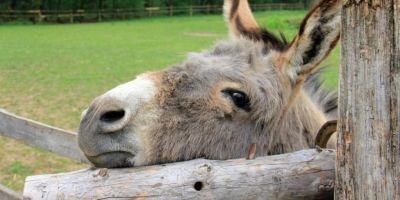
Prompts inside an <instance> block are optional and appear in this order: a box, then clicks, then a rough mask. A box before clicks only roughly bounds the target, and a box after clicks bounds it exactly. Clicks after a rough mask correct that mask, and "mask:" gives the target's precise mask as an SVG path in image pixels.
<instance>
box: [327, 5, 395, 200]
mask: <svg viewBox="0 0 400 200" xmlns="http://www.w3.org/2000/svg"><path fill="white" fill-rule="evenodd" d="M399 7H400V0H373V1H371V0H369V1H367V0H344V1H343V10H342V67H341V69H340V70H341V71H340V95H339V96H340V97H339V99H340V102H339V105H340V106H339V111H340V117H339V118H340V119H339V125H338V133H339V134H338V146H337V161H336V170H337V173H336V191H335V198H336V199H388V200H389V199H400V189H399V185H400V179H399V177H400V173H399V168H400V154H399V153H400V152H399V147H400V146H399V145H400V143H399V141H400V133H399V131H400V118H399V117H400V102H399V100H400V28H399V26H400V23H399V20H400V15H399Z"/></svg>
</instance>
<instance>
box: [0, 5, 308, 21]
mask: <svg viewBox="0 0 400 200" xmlns="http://www.w3.org/2000/svg"><path fill="white" fill-rule="evenodd" d="M251 7H252V9H253V11H265V10H302V9H306V7H307V6H306V5H305V4H303V3H271V4H254V5H251ZM221 13H222V6H221V5H206V6H185V7H172V6H171V7H147V8H145V9H140V10H138V9H112V10H28V11H18V10H3V11H0V22H9V21H18V20H20V21H31V22H33V23H40V22H52V23H54V22H57V23H76V22H100V21H104V20H116V19H132V18H141V17H151V16H176V15H189V16H193V15H199V14H203V15H210V14H221Z"/></svg>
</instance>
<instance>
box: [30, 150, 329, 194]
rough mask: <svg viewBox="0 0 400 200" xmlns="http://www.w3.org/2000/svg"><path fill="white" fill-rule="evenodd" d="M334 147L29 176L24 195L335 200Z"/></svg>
mask: <svg viewBox="0 0 400 200" xmlns="http://www.w3.org/2000/svg"><path fill="white" fill-rule="evenodd" d="M334 163H335V151H333V150H323V151H321V152H318V151H317V150H315V149H309V150H303V151H298V152H294V153H290V154H282V155H276V156H266V157H260V158H256V159H255V160H245V159H235V160H225V161H213V160H204V159H198V160H192V161H186V162H178V163H171V164H166V165H156V166H148V167H136V168H126V169H105V168H103V169H86V170H80V171H75V172H69V173H63V174H53V175H38V176H30V177H28V178H27V179H26V181H25V187H24V193H23V195H24V198H26V199H71V200H74V199H332V198H333V188H334V184H333V183H334V180H335V165H334Z"/></svg>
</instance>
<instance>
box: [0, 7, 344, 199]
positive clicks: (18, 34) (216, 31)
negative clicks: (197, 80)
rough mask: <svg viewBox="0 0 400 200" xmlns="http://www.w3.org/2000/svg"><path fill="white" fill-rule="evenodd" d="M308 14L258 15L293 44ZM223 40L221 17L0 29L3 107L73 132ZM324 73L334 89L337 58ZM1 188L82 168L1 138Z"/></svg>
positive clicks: (0, 105) (0, 96) (0, 102)
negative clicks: (85, 115) (102, 101)
mask: <svg viewBox="0 0 400 200" xmlns="http://www.w3.org/2000/svg"><path fill="white" fill-rule="evenodd" d="M304 15H305V11H276V12H262V13H256V17H257V19H258V21H259V22H260V24H262V25H264V26H266V27H268V28H269V29H270V30H273V31H275V32H277V31H282V32H284V33H285V34H286V35H287V36H288V38H292V37H293V36H294V35H295V34H296V32H297V29H298V26H299V24H300V22H301V19H302V17H303V16H304ZM224 38H227V29H226V27H225V25H224V20H223V18H222V16H195V17H173V18H151V19H141V20H135V21H122V22H106V23H96V24H74V25H0V108H4V109H7V110H9V111H11V112H14V113H16V114H18V115H22V116H24V117H28V118H31V119H34V120H37V121H41V122H44V123H47V124H51V125H53V126H57V127H61V128H64V129H69V130H72V131H76V129H77V127H78V124H79V116H80V112H81V111H82V110H83V109H84V108H85V107H86V106H88V104H89V103H90V101H91V100H92V99H93V98H94V97H95V96H97V95H99V94H101V93H103V92H104V91H106V90H108V89H110V88H112V87H114V86H116V85H117V84H119V83H123V82H126V81H129V80H132V79H133V78H134V77H135V75H137V74H139V73H142V72H145V71H151V70H157V69H162V68H165V67H167V66H168V65H171V64H174V63H178V62H180V61H182V60H183V59H184V58H185V55H186V53H188V52H191V51H199V50H202V49H205V48H207V47H210V46H211V45H212V44H214V43H215V42H216V41H218V40H220V39H224ZM326 64H327V65H328V66H330V67H329V68H328V69H327V71H326V73H325V74H324V79H326V80H327V86H328V87H332V88H334V87H336V84H337V71H338V66H339V51H338V49H336V50H335V51H334V53H333V55H331V56H330V58H329V59H328V61H327V63H326ZM0 149H2V151H0V183H1V184H4V185H6V186H8V187H11V188H13V189H15V190H18V191H21V190H22V187H23V182H24V178H25V177H26V176H28V175H32V174H43V173H56V172H61V171H71V170H74V169H79V168H83V167H85V165H82V164H78V163H75V162H73V161H70V160H68V159H65V158H61V157H58V156H55V155H53V154H50V153H47V152H44V151H42V150H38V149H34V148H30V147H27V146H25V145H23V144H20V143H19V142H17V141H14V140H11V139H6V138H2V137H0Z"/></svg>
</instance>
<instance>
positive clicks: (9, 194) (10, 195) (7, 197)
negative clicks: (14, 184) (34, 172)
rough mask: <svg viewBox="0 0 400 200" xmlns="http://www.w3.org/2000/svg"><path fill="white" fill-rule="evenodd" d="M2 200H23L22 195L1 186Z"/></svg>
mask: <svg viewBox="0 0 400 200" xmlns="http://www.w3.org/2000/svg"><path fill="white" fill-rule="evenodd" d="M0 199H1V200H21V199H22V195H21V194H19V193H17V192H15V191H13V190H11V189H9V188H7V187H5V186H3V185H1V184H0Z"/></svg>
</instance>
